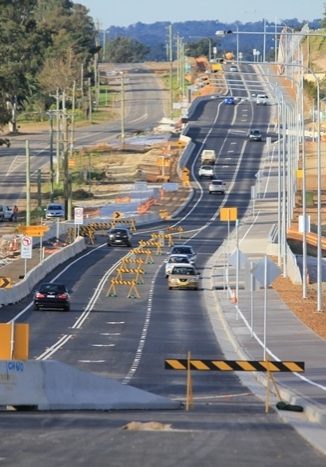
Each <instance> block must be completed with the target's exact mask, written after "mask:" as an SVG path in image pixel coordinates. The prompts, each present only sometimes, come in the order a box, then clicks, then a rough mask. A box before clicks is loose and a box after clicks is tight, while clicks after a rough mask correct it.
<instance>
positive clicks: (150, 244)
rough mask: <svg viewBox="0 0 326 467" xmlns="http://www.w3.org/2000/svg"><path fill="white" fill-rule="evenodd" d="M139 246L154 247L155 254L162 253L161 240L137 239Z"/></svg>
mask: <svg viewBox="0 0 326 467" xmlns="http://www.w3.org/2000/svg"><path fill="white" fill-rule="evenodd" d="M138 244H139V248H146V247H148V248H156V252H155V254H156V255H161V254H162V244H161V242H157V241H155V240H139V242H138Z"/></svg>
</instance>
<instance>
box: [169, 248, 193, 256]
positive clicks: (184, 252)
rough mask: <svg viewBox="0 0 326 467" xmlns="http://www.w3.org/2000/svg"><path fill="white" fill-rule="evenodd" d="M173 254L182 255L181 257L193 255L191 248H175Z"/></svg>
mask: <svg viewBox="0 0 326 467" xmlns="http://www.w3.org/2000/svg"><path fill="white" fill-rule="evenodd" d="M172 252H173V253H177V254H181V255H192V253H193V252H192V250H191V247H189V246H175V247H174V248H173V250H172Z"/></svg>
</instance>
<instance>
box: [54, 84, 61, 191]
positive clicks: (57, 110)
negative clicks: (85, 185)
mask: <svg viewBox="0 0 326 467" xmlns="http://www.w3.org/2000/svg"><path fill="white" fill-rule="evenodd" d="M55 98H56V176H55V181H56V183H57V184H58V183H59V181H60V96H59V89H58V88H57V91H56V95H55Z"/></svg>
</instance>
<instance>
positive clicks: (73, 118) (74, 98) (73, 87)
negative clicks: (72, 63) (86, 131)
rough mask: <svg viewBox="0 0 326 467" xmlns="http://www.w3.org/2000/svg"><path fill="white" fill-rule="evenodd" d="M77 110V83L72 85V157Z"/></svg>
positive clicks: (70, 148)
mask: <svg viewBox="0 0 326 467" xmlns="http://www.w3.org/2000/svg"><path fill="white" fill-rule="evenodd" d="M75 110H76V81H74V83H73V85H72V107H71V128H70V145H69V155H70V157H72V154H73V152H74V144H75Z"/></svg>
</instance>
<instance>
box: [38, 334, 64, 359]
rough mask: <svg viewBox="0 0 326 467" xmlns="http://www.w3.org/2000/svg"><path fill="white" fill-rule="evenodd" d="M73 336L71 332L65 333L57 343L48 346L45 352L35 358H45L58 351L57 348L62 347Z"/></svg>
mask: <svg viewBox="0 0 326 467" xmlns="http://www.w3.org/2000/svg"><path fill="white" fill-rule="evenodd" d="M71 338H72V335H71V334H65V335H64V336H62V337H61V338H60V339H59V340H58V341H57V342H56V343H55V344H53V345H52V346H51V347H49V348H47V349H46V350H45V352H43V353H42V354H41V355H39V356H38V357H36V358H35V360H45V359H47V358H49V357H51V355H53V354H54V353H55V352H57V350H59V349H61V347H63V346H64V345H65V344H66V343H67V342H68V341H69V340H70V339H71Z"/></svg>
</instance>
